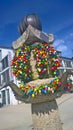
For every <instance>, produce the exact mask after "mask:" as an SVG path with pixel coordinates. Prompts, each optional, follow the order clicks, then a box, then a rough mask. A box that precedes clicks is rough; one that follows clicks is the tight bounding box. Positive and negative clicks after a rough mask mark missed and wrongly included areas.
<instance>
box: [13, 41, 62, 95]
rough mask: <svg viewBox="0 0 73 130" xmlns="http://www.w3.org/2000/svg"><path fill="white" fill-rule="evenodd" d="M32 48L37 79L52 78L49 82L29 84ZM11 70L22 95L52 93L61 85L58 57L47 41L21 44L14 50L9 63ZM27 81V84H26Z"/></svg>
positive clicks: (31, 77) (31, 78)
mask: <svg viewBox="0 0 73 130" xmlns="http://www.w3.org/2000/svg"><path fill="white" fill-rule="evenodd" d="M32 50H33V55H34V60H35V61H36V65H35V68H36V71H37V73H38V75H39V79H45V78H51V77H53V78H54V80H52V81H51V82H50V84H45V85H43V84H41V85H40V86H34V85H30V84H29V82H30V81H32V80H34V79H33V76H32V74H33V72H32V66H31V65H30V56H31V51H32ZM11 66H12V72H13V74H14V75H15V77H17V79H18V80H20V82H21V84H20V86H19V87H20V89H21V90H22V91H23V93H24V95H31V96H32V97H35V96H36V95H39V94H47V93H54V92H55V91H56V90H57V88H58V87H60V86H61V82H60V79H59V78H58V76H59V70H58V67H59V66H60V58H59V54H58V53H57V51H56V50H55V49H54V47H53V46H52V45H51V44H50V45H49V44H48V43H38V42H36V43H32V45H27V46H26V45H25V44H23V45H22V46H21V47H20V48H19V49H17V50H16V51H15V55H14V58H13V60H12V63H11ZM27 83H28V84H27Z"/></svg>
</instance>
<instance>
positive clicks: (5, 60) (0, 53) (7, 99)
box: [0, 47, 18, 105]
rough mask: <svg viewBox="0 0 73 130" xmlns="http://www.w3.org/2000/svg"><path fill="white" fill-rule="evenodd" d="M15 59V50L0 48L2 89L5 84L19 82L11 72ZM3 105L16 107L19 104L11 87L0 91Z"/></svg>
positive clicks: (0, 101) (0, 99)
mask: <svg viewBox="0 0 73 130" xmlns="http://www.w3.org/2000/svg"><path fill="white" fill-rule="evenodd" d="M12 58H13V49H11V48H9V47H0V88H1V87H2V86H3V84H4V83H5V82H9V81H12V80H13V81H14V82H15V83H16V84H17V80H16V79H15V77H14V76H13V74H12V72H11V60H12ZM1 103H2V105H9V104H10V105H12V104H13V105H14V104H18V101H17V100H16V99H15V96H14V94H13V92H12V90H11V88H10V87H9V86H7V87H6V88H3V89H1V90H0V104H1Z"/></svg>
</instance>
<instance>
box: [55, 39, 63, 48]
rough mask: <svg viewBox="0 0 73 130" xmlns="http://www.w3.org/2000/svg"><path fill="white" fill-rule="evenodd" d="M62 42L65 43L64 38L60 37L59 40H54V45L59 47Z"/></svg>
mask: <svg viewBox="0 0 73 130" xmlns="http://www.w3.org/2000/svg"><path fill="white" fill-rule="evenodd" d="M60 44H64V40H62V39H58V40H56V41H54V43H53V46H54V47H57V46H59V45H60Z"/></svg>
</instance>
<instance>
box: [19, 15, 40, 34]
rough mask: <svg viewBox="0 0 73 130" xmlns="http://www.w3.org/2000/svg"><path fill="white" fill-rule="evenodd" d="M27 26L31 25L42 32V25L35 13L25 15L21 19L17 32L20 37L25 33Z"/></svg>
mask: <svg viewBox="0 0 73 130" xmlns="http://www.w3.org/2000/svg"><path fill="white" fill-rule="evenodd" d="M28 25H31V26H32V27H34V28H36V29H38V30H40V31H41V30H42V24H41V22H40V19H39V17H38V16H37V15H36V14H35V13H33V14H29V15H26V16H25V17H24V18H23V19H22V21H21V23H20V25H19V26H18V30H19V32H20V34H21V35H22V34H23V33H24V32H25V30H26V28H27V27H28Z"/></svg>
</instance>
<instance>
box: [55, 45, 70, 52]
mask: <svg viewBox="0 0 73 130" xmlns="http://www.w3.org/2000/svg"><path fill="white" fill-rule="evenodd" d="M67 49H68V48H67V46H66V45H60V46H58V47H57V50H58V51H61V52H64V51H67Z"/></svg>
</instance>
